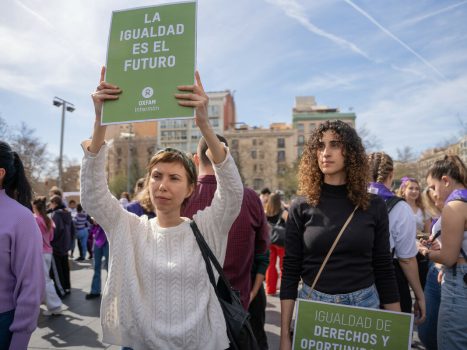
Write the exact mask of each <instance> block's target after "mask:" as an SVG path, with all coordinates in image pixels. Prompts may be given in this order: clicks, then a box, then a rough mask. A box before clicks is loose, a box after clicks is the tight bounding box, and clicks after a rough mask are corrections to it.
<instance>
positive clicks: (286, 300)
mask: <svg viewBox="0 0 467 350" xmlns="http://www.w3.org/2000/svg"><path fill="white" fill-rule="evenodd" d="M368 175H369V167H368V160H367V157H366V154H365V149H364V147H363V145H362V141H361V139H360V137H359V136H358V135H357V133H356V131H355V129H353V128H352V127H351V126H349V125H348V124H346V123H344V122H341V121H332V122H329V121H327V122H325V123H324V124H321V125H320V126H319V127H318V128H317V129H315V130H314V132H313V133H312V134H311V136H310V139H309V141H308V144H307V146H306V148H305V151H304V153H303V155H302V158H301V160H300V167H299V174H298V177H299V190H300V193H301V194H302V195H303V197H302V198H299V199H297V200H296V201H294V203H293V204H292V206H291V208H290V210H289V218H288V221H287V235H286V242H285V257H284V271H283V276H282V286H281V292H280V297H281V349H282V350H286V349H291V339H290V336H289V335H290V322H291V319H292V313H293V308H294V304H295V299H296V298H297V294H298V296H299V297H300V298H311V299H313V300H318V301H324V302H330V303H341V304H346V305H355V306H363V307H371V308H379V306H380V304H382V305H383V306H384V308H386V309H388V310H393V311H400V305H399V293H398V291H397V284H396V279H395V274H394V267H393V265H392V258H391V254H390V249H389V227H388V214H387V211H386V206H385V203H384V201H383V200H382V199H381V198H378V197H377V196H374V195H371V194H369V193H367V179H368V177H369V176H368ZM355 207H358V208H357V210H356V211H355V215H354V217H353V219H352V220H351V221H350V223H349V225H348V227H347V228H346V230H345V232H344V233H343V235H342V237H341V239H340V240H339V242H338V244H337V246H336V249H335V250H334V252H333V253H332V255H331V257H330V258H329V261H328V262H327V264H326V268H325V270H324V272H323V274H322V275H321V277H320V279H319V280H318V281H317V284H316V287H315V289H313V290H311V287H310V286H311V285H312V283H313V281H314V280H315V277H316V275H317V272H318V270H319V268H320V266H321V263H322V261H323V260H324V258H325V256H326V255H327V253H328V252H329V250H330V248H331V245H332V244H333V242H334V241H335V239H336V237H337V235H338V233H339V231H340V230H341V228H342V227H343V225H344V222H345V221H346V220H347V218H348V217H349V215H350V214H351V213H352V211H353V210H354V208H355ZM300 279H302V280H303V288H302V289H301V290H300V292H298V283H299V280H300Z"/></svg>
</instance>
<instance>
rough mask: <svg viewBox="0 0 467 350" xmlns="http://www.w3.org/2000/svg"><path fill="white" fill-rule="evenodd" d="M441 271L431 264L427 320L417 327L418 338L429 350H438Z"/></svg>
mask: <svg viewBox="0 0 467 350" xmlns="http://www.w3.org/2000/svg"><path fill="white" fill-rule="evenodd" d="M438 273H439V270H438V269H437V268H436V265H435V264H434V263H432V262H430V266H429V268H428V273H427V275H426V283H425V303H426V319H425V322H423V323H422V324H421V325H419V326H418V327H417V329H418V336H419V337H420V340H421V342H422V343H423V345H425V347H426V348H427V350H437V349H438V343H437V342H438V340H437V337H436V333H437V328H438V311H439V303H440V302H441V285H440V284H439V283H438Z"/></svg>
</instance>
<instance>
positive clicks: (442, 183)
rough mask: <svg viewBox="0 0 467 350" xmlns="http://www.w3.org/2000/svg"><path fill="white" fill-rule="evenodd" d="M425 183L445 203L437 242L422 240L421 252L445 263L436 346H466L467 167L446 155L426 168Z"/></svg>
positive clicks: (449, 349) (437, 261)
mask: <svg viewBox="0 0 467 350" xmlns="http://www.w3.org/2000/svg"><path fill="white" fill-rule="evenodd" d="M427 183H428V186H429V187H430V188H431V189H433V190H434V192H435V194H436V196H437V198H438V199H439V200H440V201H443V202H444V207H443V210H442V212H441V218H440V219H439V220H438V222H440V225H441V234H440V236H439V237H438V240H439V241H440V243H441V244H440V245H438V244H434V243H435V242H433V241H422V246H421V247H420V252H421V253H422V254H423V255H424V256H426V257H427V258H428V259H430V260H431V261H433V262H435V263H439V264H442V265H444V268H443V270H444V274H443V280H442V283H441V303H440V307H439V314H438V332H437V333H438V334H437V340H438V349H440V350H443V349H446V350H457V349H459V350H461V349H467V322H466V315H467V170H466V168H465V165H464V163H463V162H462V161H461V159H460V158H459V157H458V156H445V157H444V158H443V159H440V160H438V161H436V162H435V163H434V164H433V166H432V167H431V168H430V170H429V171H428V177H427Z"/></svg>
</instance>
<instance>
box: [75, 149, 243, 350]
mask: <svg viewBox="0 0 467 350" xmlns="http://www.w3.org/2000/svg"><path fill="white" fill-rule="evenodd" d="M88 142H89V141H85V142H83V149H84V150H85V155H84V158H83V163H82V167H81V201H82V203H83V207H84V208H85V210H86V211H87V212H88V213H89V214H90V215H91V216H93V217H94V218H95V219H96V221H97V222H98V223H99V224H100V225H101V226H102V228H103V229H104V230H105V232H106V233H107V237H108V240H109V243H110V266H109V275H108V279H107V283H106V285H105V288H104V292H103V297H102V306H101V323H102V328H103V341H104V342H105V343H110V344H116V345H123V346H131V347H132V348H133V349H135V350H140V349H164V350H166V349H206V350H211V349H212V350H218V349H226V348H228V347H229V341H228V338H227V334H226V325H225V320H224V316H223V314H222V309H221V307H220V304H219V301H218V300H217V297H216V294H215V292H214V289H213V287H212V285H211V283H210V282H209V277H208V275H207V272H206V265H205V263H204V260H203V258H202V255H201V252H200V250H199V247H198V244H197V243H196V240H195V237H194V235H193V232H192V230H191V228H190V225H189V222H190V221H189V219H187V218H185V221H184V222H183V223H181V224H180V225H178V226H176V227H170V228H162V227H160V226H159V225H158V222H157V219H151V220H148V218H147V217H146V216H142V217H137V216H136V215H134V214H132V213H129V212H127V211H126V210H124V209H123V208H122V206H121V205H120V203H119V201H118V200H117V199H116V198H115V197H113V196H112V195H111V193H110V191H109V189H108V186H107V181H106V175H105V159H106V157H105V155H106V148H107V146H106V145H104V146H102V148H101V149H100V151H99V153H98V154H97V155H93V154H91V153H89V152H88V151H87V146H88V144H89V143H88ZM214 169H215V171H216V178H217V184H218V186H217V191H216V193H215V196H214V199H213V201H212V204H211V206H210V207H208V208H206V209H204V210H202V211H198V213H197V214H196V215H194V217H193V219H194V221H195V222H196V224H197V225H198V227H199V229H200V231H201V232H202V234H203V236H204V238H205V239H206V241H207V243H208V244H209V246H210V247H211V249H212V251H213V252H214V254H215V255H216V257H217V259H218V260H219V262H220V263H221V264H223V262H224V258H225V251H226V246H227V235H228V232H229V229H230V226H231V225H232V223H233V222H234V220H235V219H236V217H237V215H238V213H239V212H240V206H241V203H242V198H243V186H242V183H241V179H240V175H239V173H238V170H237V167H236V166H235V162H234V160H233V158H232V156H231V155H230V153H228V154H227V157H226V159H225V160H224V161H223V162H222V163H221V164H218V165H216V166H215V167H214Z"/></svg>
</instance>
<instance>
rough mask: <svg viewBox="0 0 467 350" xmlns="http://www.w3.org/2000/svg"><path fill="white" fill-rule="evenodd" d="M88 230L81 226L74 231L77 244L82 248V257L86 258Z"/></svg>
mask: <svg viewBox="0 0 467 350" xmlns="http://www.w3.org/2000/svg"><path fill="white" fill-rule="evenodd" d="M88 236H89V231H88V229H87V228H82V229H81V230H77V231H76V238H78V241H79V244H80V246H81V248H82V252H83V256H82V257H83V258H86V251H87V246H88Z"/></svg>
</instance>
